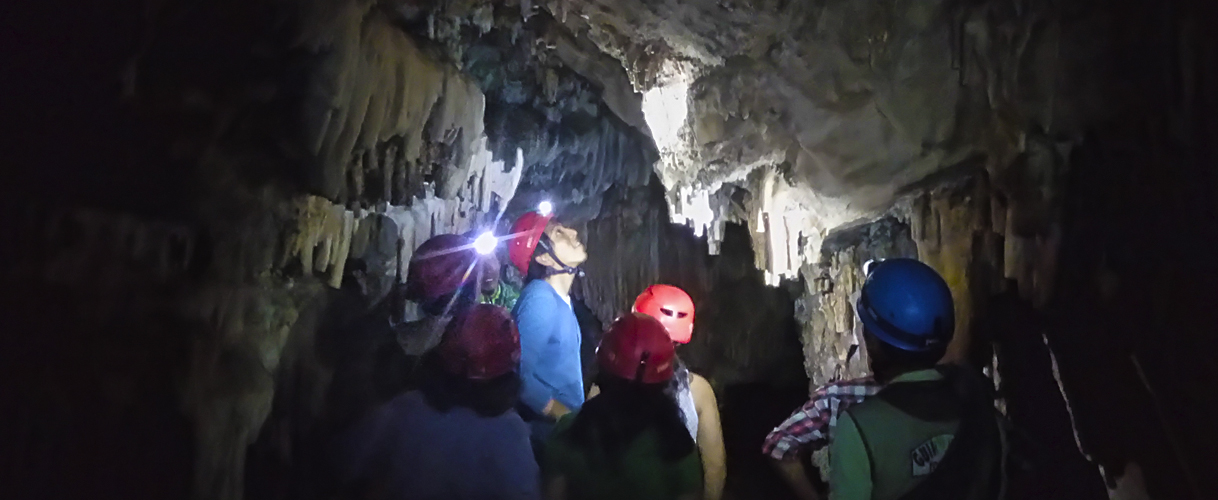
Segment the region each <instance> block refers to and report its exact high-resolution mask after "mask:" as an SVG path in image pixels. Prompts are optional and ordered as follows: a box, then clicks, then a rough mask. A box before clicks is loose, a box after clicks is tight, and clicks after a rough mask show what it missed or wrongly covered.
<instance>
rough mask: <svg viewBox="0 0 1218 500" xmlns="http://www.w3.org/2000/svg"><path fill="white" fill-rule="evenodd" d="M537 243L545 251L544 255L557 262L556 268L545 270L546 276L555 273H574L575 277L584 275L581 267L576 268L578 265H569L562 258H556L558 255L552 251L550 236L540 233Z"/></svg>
mask: <svg viewBox="0 0 1218 500" xmlns="http://www.w3.org/2000/svg"><path fill="white" fill-rule="evenodd" d="M537 244H538V245H541V247H542V248H543V249H545V251H546V255H549V256H550V258H551V259H554V263H555V264H558V269H554V268H550V269H549V270H548V271H547V272H546V275H547V276H554V275H556V274H574V275H575V276H577V277H583V276H584V270H583V269H580V268H578V267H571V266H568V265H567V264H566V263H564V262H563V261H562V259H559V258H558V255H557V254H555V253H554V247H553V246H552V245H550V237H549V236H546V235H544V234H543V235H541V240H540V241H538V242H537Z"/></svg>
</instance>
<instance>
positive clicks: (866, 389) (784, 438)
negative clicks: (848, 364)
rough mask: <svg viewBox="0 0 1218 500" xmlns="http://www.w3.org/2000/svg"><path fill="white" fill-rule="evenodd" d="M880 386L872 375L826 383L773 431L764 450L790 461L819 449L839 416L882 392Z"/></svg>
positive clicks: (763, 451)
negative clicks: (801, 454) (849, 408)
mask: <svg viewBox="0 0 1218 500" xmlns="http://www.w3.org/2000/svg"><path fill="white" fill-rule="evenodd" d="M881 387H882V386H881V385H879V384H877V383H876V381H875V380H874V379H872V378H871V377H863V378H856V379H853V380H839V381H837V382H830V383H828V384H825V385H824V386H822V387H821V388H820V389H817V390H816V392H815V393H813V394H812V399H811V400H809V401H808V402H807V403H804V405H803V406H802V407H800V408H799V409H798V410H795V413H792V414H791V416H790V417H788V418H787V420H786V421H785V422H783V423H782V425H779V426H778V427H775V428H774V430H773V431H770V435H769V436H766V438H765V445H763V446H762V447H761V452H762V453H765V454H766V455H768V456H770V457H772V458H774V459H776V460H790V459H793V458H795V457H796V456H797V455H798V454H799V453H800V452H801V451H803V450H805V449H806V450H816V449H819V448H821V447H823V446H825V445H827V444H829V431H830V429H833V427H834V426H836V425H837V416H838V415H839V414H840V413H841V412H843V411H845V410H846V408H848V407H850V405H852V404H855V403H859V402H862V401H863V400H864V399H867V397H868V396H872V395H874V394H875V393H877V392H880V388H881Z"/></svg>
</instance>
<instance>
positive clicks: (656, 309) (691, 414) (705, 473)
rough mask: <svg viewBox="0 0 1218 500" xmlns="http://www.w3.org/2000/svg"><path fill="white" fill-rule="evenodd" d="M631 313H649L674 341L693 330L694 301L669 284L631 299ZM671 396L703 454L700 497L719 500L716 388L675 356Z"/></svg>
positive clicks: (722, 455) (722, 475)
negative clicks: (632, 308) (701, 493)
mask: <svg viewBox="0 0 1218 500" xmlns="http://www.w3.org/2000/svg"><path fill="white" fill-rule="evenodd" d="M634 312H640V313H643V314H646V315H649V316H652V317H654V318H656V319H658V320H660V323H661V324H663V325H664V328H665V329H666V330H668V336H669V337H670V338H671V339H672V341H673V342H674V343H678V344H686V343H689V340H690V338H692V337H693V332H694V301H693V300H692V299H690V298H689V294H687V293H685V291H684V290H681V289H680V288H677V287H675V286H671V285H652V286H650V287H648V288H647V290H644V291H643V293H642V294H641V295H639V297H638V299H636V300H635V302H634ZM675 368H676V370H675V373H674V376H673V381H672V388H671V390H672V395H673V397H674V398H675V399H676V401H677V406H678V407H680V408H681V414H682V417H683V418H684V419H685V427H686V428H687V429H689V434H690V436H693V438H694V443H696V444H697V445H698V453H699V454H700V455H701V457H702V477H703V481H704V485H703V498H705V499H706V500H720V498H722V496H723V482H724V480H725V479H726V478H727V468H726V459H727V457H726V452H725V451H724V449H723V428H722V427H721V426H720V424H719V403H718V401H716V399H715V391H714V389H712V388H711V385H710V382H707V381H706V379H705V378H703V377H702V376H701V375H698V374H696V373H693V372H691V371H689V367H687V366H686V365H685V363H684V362H683V361H681V358H680V356H678V357H677V363H676V367H675Z"/></svg>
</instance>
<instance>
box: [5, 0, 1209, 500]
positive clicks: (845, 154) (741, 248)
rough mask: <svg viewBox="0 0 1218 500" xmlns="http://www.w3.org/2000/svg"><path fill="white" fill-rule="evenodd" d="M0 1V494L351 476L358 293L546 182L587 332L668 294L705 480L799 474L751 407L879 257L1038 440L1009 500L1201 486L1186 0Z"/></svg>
mask: <svg viewBox="0 0 1218 500" xmlns="http://www.w3.org/2000/svg"><path fill="white" fill-rule="evenodd" d="M4 10H5V11H9V12H7V13H6V14H5V15H4V16H0V18H3V19H4V21H3V22H4V24H5V25H6V29H4V30H0V33H2V34H0V36H3V37H4V38H3V42H4V46H5V47H6V49H5V50H4V56H3V67H4V68H5V75H6V77H5V78H3V79H0V88H3V95H4V96H5V99H3V100H2V101H0V106H3V112H2V113H0V115H2V116H4V117H5V118H6V119H7V120H10V121H11V123H10V126H8V127H5V129H6V130H9V132H7V133H6V134H5V140H4V146H5V147H4V154H3V156H2V157H3V158H4V159H5V161H6V163H7V164H8V165H9V167H7V168H5V169H3V173H2V174H0V175H2V176H3V177H2V180H0V190H3V196H0V204H2V206H3V207H4V209H5V210H4V213H5V214H7V216H5V217H3V218H2V220H3V221H4V224H5V226H6V227H5V231H4V234H5V235H6V236H5V237H4V238H3V239H0V264H2V265H3V267H2V268H0V273H2V274H3V275H4V276H5V277H6V280H7V281H8V282H9V283H10V285H9V286H8V289H9V292H8V293H6V294H4V298H3V299H2V300H0V317H3V318H4V326H3V328H2V330H3V332H4V335H3V336H2V337H3V340H2V342H3V344H2V345H0V370H3V371H4V373H5V376H4V377H3V378H4V386H5V387H4V388H3V389H0V407H3V408H6V409H7V410H6V411H5V413H6V415H7V416H6V418H4V421H5V425H3V426H0V443H4V446H3V448H4V450H5V452H4V453H3V454H2V456H0V461H2V462H3V465H2V466H0V470H3V471H4V475H3V476H2V477H3V478H4V479H3V483H4V484H5V485H6V486H5V487H4V489H5V494H4V496H5V497H6V498H85V497H90V498H99V497H100V498H187V497H191V498H200V499H201V498H208V499H212V498H222V499H229V500H234V499H240V498H243V497H244V498H258V499H261V498H292V499H298V498H318V499H321V498H341V496H340V493H338V492H336V491H335V489H334V486H333V485H332V484H329V483H328V482H327V481H328V480H327V478H326V474H325V471H324V470H320V469H319V468H320V467H321V466H320V465H318V464H319V457H320V456H322V455H324V451H323V446H322V445H321V443H323V442H324V441H325V439H326V438H327V437H328V436H329V433H332V432H333V430H334V428H335V426H337V425H339V424H340V423H341V422H342V421H343V419H344V418H347V417H340V416H339V415H344V414H346V413H351V412H358V408H357V407H358V406H359V404H354V403H352V405H353V406H351V407H347V406H343V407H339V405H347V403H344V401H354V400H351V399H344V397H346V396H350V397H353V398H356V399H355V400H360V401H363V403H360V404H364V405H367V404H371V402H374V401H376V400H378V399H383V398H385V397H386V395H385V394H380V393H378V392H377V391H378V389H377V388H376V387H364V388H362V389H361V390H363V391H365V392H366V393H367V394H363V395H360V396H351V395H344V394H338V395H337V396H336V395H335V393H336V391H337V392H341V391H339V390H338V389H335V387H338V386H337V385H335V384H337V383H338V382H340V381H341V380H342V377H344V376H346V375H344V373H345V371H350V370H354V369H358V368H356V367H353V364H355V363H358V361H353V360H355V359H358V356H357V355H355V354H351V353H359V352H363V351H364V350H366V349H368V348H369V347H368V346H369V345H371V344H373V343H375V342H377V339H370V338H364V337H360V336H358V335H349V334H348V333H347V332H349V331H350V330H351V329H350V325H352V324H354V323H355V322H356V321H358V319H359V318H360V317H362V316H364V315H366V314H371V313H373V312H375V311H376V310H377V308H378V307H381V306H382V305H383V304H384V303H385V301H386V300H388V299H387V297H388V296H390V289H391V288H392V287H393V280H394V279H395V270H397V268H398V267H400V265H401V264H402V263H405V262H408V261H409V259H410V256H411V254H410V253H411V251H412V250H413V248H415V247H417V246H418V245H419V244H420V243H422V241H423V240H425V239H426V238H427V237H429V236H432V235H435V234H439V233H447V232H464V231H468V230H471V229H473V228H478V227H489V226H493V225H494V224H495V223H496V222H498V228H499V229H500V230H505V229H506V226H507V225H509V224H510V222H509V221H510V220H512V219H514V218H515V217H516V216H517V215H519V214H521V213H523V212H525V211H527V210H529V209H531V207H533V206H535V205H536V204H537V202H538V201H540V200H543V199H547V200H553V201H554V203H555V205H556V207H555V209H556V212H557V213H558V214H559V217H560V218H561V219H562V220H563V221H564V223H567V224H570V225H572V226H573V227H577V228H579V230H580V232H581V234H582V237H583V239H584V241H585V244H586V245H587V247H588V248H589V260H588V262H587V264H586V265H585V266H584V269H585V271H586V275H585V276H584V277H583V278H581V279H580V280H579V281H578V282H577V285H576V288H575V292H576V295H577V296H578V298H580V299H581V300H582V302H583V303H584V304H586V305H587V308H588V312H589V315H588V316H587V317H588V318H591V317H592V316H595V321H593V322H594V323H595V322H597V321H599V322H600V323H601V324H600V325H598V326H604V324H606V323H607V322H608V321H610V320H612V319H613V318H614V317H616V316H617V315H619V314H622V313H624V312H627V311H629V308H630V305H631V303H632V301H633V298H634V297H635V295H637V294H638V293H639V292H640V291H641V290H643V289H644V288H645V287H646V286H648V285H650V284H652V283H670V284H674V285H677V286H680V287H682V288H684V289H685V290H687V291H689V293H690V295H691V296H692V297H693V299H694V301H695V303H696V304H697V307H698V309H699V311H700V312H699V316H698V322H697V324H696V327H695V335H694V341H693V342H692V343H690V344H689V345H687V346H684V347H682V348H681V351H680V352H681V356H682V357H683V358H685V359H687V360H688V362H689V364H690V366H691V368H692V369H693V370H694V371H696V372H698V373H702V374H704V375H705V376H706V377H707V379H709V380H710V382H711V383H712V385H713V386H714V387H715V389H716V392H718V393H719V394H720V399H719V403H720V407H721V411H722V413H723V426H724V433H725V437H726V441H727V448H728V455H729V458H728V471H729V472H728V483H727V484H728V486H727V493H726V495H725V498H734V499H746V498H785V497H786V496H787V495H789V492H787V491H786V490H785V487H784V486H783V485H782V484H781V482H780V480H779V479H778V477H777V475H776V473H775V472H774V471H773V470H772V469H771V468H770V467H769V464H767V463H766V460H765V457H764V456H762V455H760V453H759V451H758V450H759V446H760V441H761V440H762V439H763V438H764V436H765V434H766V433H767V432H769V430H770V429H772V428H773V427H774V426H775V425H777V424H778V423H779V422H781V421H782V420H783V419H784V418H786V416H787V415H788V414H790V412H791V411H792V410H793V409H795V408H796V407H798V406H799V405H800V404H801V403H802V402H803V401H805V400H806V399H807V396H808V391H809V388H815V387H816V386H818V385H820V384H823V383H825V382H829V381H832V380H838V379H841V378H850V377H855V376H859V375H862V374H863V373H865V372H866V354H865V353H864V352H859V349H860V347H858V346H857V343H858V342H857V340H856V338H857V337H856V335H855V330H856V325H855V321H854V311H853V308H852V306H851V297H852V294H855V293H856V292H857V291H858V289H859V287H860V286H861V282H862V277H861V269H860V265H861V264H862V263H863V262H865V261H867V260H869V259H874V258H884V257H896V256H910V257H918V258H919V259H921V260H923V261H925V262H927V263H929V264H931V265H932V266H933V267H935V269H937V270H938V271H939V272H940V273H941V274H943V276H944V277H945V278H946V279H947V281H948V284H949V285H950V286H951V288H952V293H953V295H954V296H955V298H956V303H957V325H958V330H957V332H958V334H957V340H956V341H954V343H953V345H952V348H951V349H950V350H949V356H955V357H956V359H962V360H968V361H970V362H972V363H974V364H977V365H980V366H987V367H989V370H990V373H991V374H993V375H994V377H995V378H996V379H997V381H998V390H999V394H1000V396H1001V398H1002V399H1001V403H1002V407H1003V408H1004V409H1005V412H1006V414H1007V416H1008V417H1009V418H1010V419H1011V421H1012V422H1013V424H1014V425H1015V426H1016V428H1018V429H1019V430H1020V432H1022V433H1024V434H1026V435H1028V436H1032V440H1033V441H1034V442H1035V443H1037V447H1036V448H1035V450H1034V451H1032V452H1031V453H1032V455H1033V456H1034V457H1035V460H1036V461H1037V462H1038V463H1040V464H1042V466H1041V467H1039V468H1037V469H1036V470H1035V471H1033V472H1030V473H1029V474H1031V476H1030V477H1031V479H1029V480H1026V481H1023V482H1021V483H1020V484H1017V485H1015V487H1014V489H1013V490H1012V496H1013V497H1014V498H1071V499H1076V498H1104V497H1107V496H1109V495H1110V494H1113V495H1115V494H1114V493H1112V492H1113V491H1115V490H1117V489H1118V485H1123V486H1125V485H1126V483H1128V482H1129V481H1130V479H1129V478H1131V477H1133V478H1135V479H1134V480H1136V481H1137V482H1138V483H1139V484H1138V485H1137V487H1136V489H1140V490H1143V493H1142V495H1143V496H1119V495H1118V496H1114V497H1113V498H1155V499H1160V498H1161V499H1176V498H1218V476H1216V475H1212V474H1208V473H1207V472H1206V471H1207V470H1209V467H1210V466H1213V465H1215V464H1218V429H1215V427H1214V426H1213V425H1212V422H1214V421H1215V417H1216V416H1218V392H1216V391H1214V390H1213V389H1212V386H1213V384H1214V383H1215V382H1218V365H1216V364H1215V363H1213V362H1212V358H1213V353H1215V352H1218V337H1215V336H1214V335H1213V333H1212V332H1213V331H1214V330H1215V327H1216V326H1218V307H1215V304H1218V301H1216V300H1215V299H1216V298H1218V293H1216V292H1215V290H1218V287H1215V284H1218V261H1211V260H1210V259H1209V257H1208V256H1209V255H1212V254H1213V251H1214V250H1215V242H1218V119H1215V117H1216V116H1218V35H1216V34H1215V32H1214V31H1213V30H1209V29H1207V28H1206V26H1208V25H1211V24H1212V20H1213V19H1218V16H1215V14H1218V11H1216V10H1215V7H1214V5H1212V4H1211V3H1208V2H1203V1H1200V0H1162V1H1151V0H1130V1H1127V2H1105V1H1095V0H1060V1H1053V0H934V1H929V2H921V3H920V4H918V5H912V3H909V2H904V3H902V2H882V1H873V0H866V1H860V0H817V1H810V2H786V1H780V0H759V1H718V2H710V1H700V0H655V1H650V0H649V1H643V0H599V1H597V0H549V1H547V2H540V3H537V4H534V3H532V2H528V1H516V0H508V1H506V2H491V1H484V0H460V1H458V0H449V1H429V0H309V1H304V2H287V1H281V0H253V1H243V2H237V1H220V2H210V3H207V2H189V1H180V0H162V1H151V0H146V1H130V0H127V1H120V2H112V3H109V4H106V5H102V4H96V5H86V4H78V3H70V2H60V1H54V0H52V1H45V2H39V3H33V4H29V5H22V6H16V5H14V6H9V7H8V8H6V9H4ZM673 89H677V90H680V92H679V93H678V94H677V95H678V97H677V98H675V100H674V99H670V101H671V102H676V103H678V104H679V106H676V105H674V106H676V107H675V108H673V107H672V106H670V107H669V108H671V109H669V108H665V109H663V111H664V112H665V113H669V112H671V113H677V114H678V115H679V116H677V119H676V121H675V125H671V124H665V123H661V121H662V120H659V119H657V118H656V117H655V116H656V115H655V113H654V112H653V109H656V106H658V105H657V104H655V103H657V102H661V101H663V99H667V97H666V96H668V95H669V94H666V93H665V92H668V91H672V92H676V90H673ZM664 102H669V101H664ZM661 107H662V106H661ZM673 109H676V111H673ZM670 121H671V120H670ZM668 125H671V127H668ZM667 128H671V129H672V130H666V129H667ZM357 271H358V272H360V273H363V274H364V275H365V276H366V277H367V280H368V283H369V285H368V286H367V287H366V288H364V289H362V290H361V289H355V288H352V287H350V286H347V285H349V282H348V279H349V278H350V277H351V276H352V274H353V273H354V272H357ZM359 398H363V399H359ZM809 459H810V460H811V461H812V463H817V464H822V465H823V460H824V457H823V456H813V457H810V458H809ZM1122 494H1127V493H1122Z"/></svg>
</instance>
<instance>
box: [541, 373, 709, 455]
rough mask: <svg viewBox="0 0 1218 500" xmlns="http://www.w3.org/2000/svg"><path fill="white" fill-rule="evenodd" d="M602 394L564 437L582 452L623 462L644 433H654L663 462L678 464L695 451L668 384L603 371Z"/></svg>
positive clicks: (599, 379) (691, 438) (584, 407)
mask: <svg viewBox="0 0 1218 500" xmlns="http://www.w3.org/2000/svg"><path fill="white" fill-rule="evenodd" d="M596 383H597V386H599V387H600V390H601V392H600V394H599V395H597V396H596V397H595V398H592V399H590V400H588V402H587V403H584V406H583V408H581V409H580V410H579V413H577V414H576V415H575V422H573V423H572V424H571V428H570V430H569V431H568V432H567V433H565V434H564V435H563V437H562V439H566V440H567V441H568V442H570V443H571V445H572V446H574V447H576V448H580V449H584V450H595V449H598V448H599V450H600V451H602V452H603V453H604V455H605V457H607V458H608V459H609V466H611V467H615V466H618V465H620V464H621V458H622V454H623V453H624V452H625V451H626V447H627V446H629V445H630V443H632V442H633V441H634V440H635V439H636V438H638V437H639V435H640V434H642V433H643V431H646V430H648V429H655V430H656V431H657V433H658V434H659V438H660V458H661V459H663V460H664V461H666V462H675V461H677V460H680V459H681V458H684V457H685V456H687V455H689V454H690V453H692V452H693V451H694V439H693V437H691V436H690V435H689V430H688V428H686V427H685V421H684V420H683V419H682V417H681V409H680V407H678V406H677V402H676V401H675V400H673V397H672V395H671V394H670V393H669V391H668V385H669V384H668V383H667V382H663V383H658V384H643V383H639V382H632V381H628V380H625V379H622V378H618V377H615V376H613V375H609V374H604V373H602V374H601V375H599V376H598V377H597V378H596Z"/></svg>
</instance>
